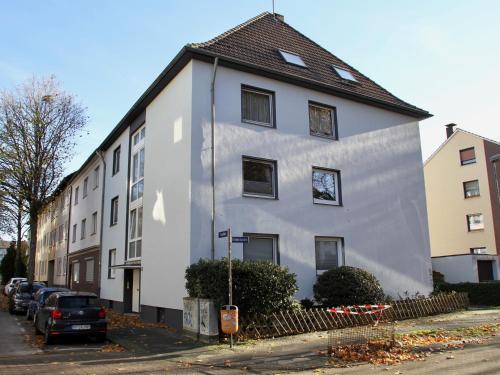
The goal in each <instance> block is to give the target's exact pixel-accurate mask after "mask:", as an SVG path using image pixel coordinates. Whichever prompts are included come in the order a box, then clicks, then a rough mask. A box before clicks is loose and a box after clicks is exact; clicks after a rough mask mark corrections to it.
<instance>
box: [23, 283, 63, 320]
mask: <svg viewBox="0 0 500 375" xmlns="http://www.w3.org/2000/svg"><path fill="white" fill-rule="evenodd" d="M69 291H70V290H69V289H67V288H53V287H48V288H41V289H39V290H38V292H36V293H35V296H34V297H33V300H31V301H30V303H29V304H28V309H27V311H26V319H28V320H31V319H33V317H34V316H35V315H36V313H37V311H38V310H39V309H40V307H43V306H44V305H45V301H46V300H47V298H49V296H50V295H51V294H52V293H55V292H69Z"/></svg>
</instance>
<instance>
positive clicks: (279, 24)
mask: <svg viewBox="0 0 500 375" xmlns="http://www.w3.org/2000/svg"><path fill="white" fill-rule="evenodd" d="M188 47H190V48H193V49H195V50H202V51H206V52H209V53H211V54H214V55H217V56H220V57H221V58H224V57H226V58H230V59H233V60H239V61H242V62H244V63H248V64H251V65H253V66H255V67H261V68H263V69H266V70H268V71H269V70H271V71H274V72H276V73H277V74H279V75H287V76H291V77H296V78H299V79H302V80H307V81H309V82H310V83H311V84H313V85H314V84H319V85H323V86H329V87H330V88H331V89H333V90H337V91H339V92H343V93H345V94H348V95H353V96H355V97H359V98H365V99H373V100H375V101H379V102H382V103H385V104H387V105H389V106H394V107H399V108H401V109H404V110H407V111H409V112H415V113H414V114H415V115H416V116H417V117H422V118H423V117H428V116H429V114H428V113H427V112H426V111H424V110H422V109H420V108H418V107H415V106H413V105H411V104H409V103H406V102H404V101H403V100H401V99H399V98H397V97H396V96H394V95H392V94H391V93H390V92H388V91H387V90H385V89H384V88H382V87H381V86H379V85H377V84H376V83H375V82H373V81H372V80H371V79H369V78H368V77H366V76H364V75H363V74H361V73H360V72H358V71H357V70H356V69H354V68H353V67H351V66H350V65H348V64H346V63H345V62H344V61H342V60H341V59H339V58H338V57H336V56H335V55H333V54H332V53H330V52H328V51H327V50H326V49H324V48H323V47H321V46H320V45H318V44H317V43H315V42H314V41H312V40H311V39H309V38H307V37H306V36H304V35H303V34H301V33H300V32H298V31H297V30H295V29H294V28H293V27H291V26H290V25H288V24H287V23H285V22H284V21H282V20H280V19H279V17H275V16H274V15H273V14H271V13H268V12H265V13H262V14H260V15H258V16H257V17H254V18H252V19H250V20H248V21H246V22H244V23H242V24H241V25H238V26H236V27H235V28H233V29H231V30H229V31H227V32H225V33H223V34H221V35H219V36H217V37H215V38H213V39H211V40H209V41H208V42H205V43H194V44H190V45H188ZM278 49H282V50H285V51H288V52H292V53H295V54H298V55H300V57H301V58H302V60H303V61H304V62H305V64H306V65H307V68H302V67H299V66H295V65H291V64H287V63H286V62H285V61H284V60H283V58H282V57H281V56H280V54H279V52H278ZM332 65H335V66H338V67H340V68H344V69H346V70H349V71H350V72H351V73H352V74H353V75H354V77H355V78H356V80H357V82H358V83H350V82H347V81H345V80H343V79H342V78H340V77H339V76H338V75H337V74H336V73H335V72H334V71H333V69H332Z"/></svg>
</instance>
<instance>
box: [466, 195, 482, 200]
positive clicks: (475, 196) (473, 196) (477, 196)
mask: <svg viewBox="0 0 500 375" xmlns="http://www.w3.org/2000/svg"><path fill="white" fill-rule="evenodd" d="M480 196H481V195H472V196H470V197H464V199H473V198H479V197H480Z"/></svg>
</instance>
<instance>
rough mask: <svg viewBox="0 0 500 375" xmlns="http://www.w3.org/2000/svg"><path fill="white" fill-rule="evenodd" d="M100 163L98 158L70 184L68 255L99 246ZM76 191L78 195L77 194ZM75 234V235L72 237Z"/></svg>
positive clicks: (101, 168)
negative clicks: (94, 217) (83, 226)
mask: <svg viewBox="0 0 500 375" xmlns="http://www.w3.org/2000/svg"><path fill="white" fill-rule="evenodd" d="M96 168H98V176H99V177H98V179H99V180H98V182H97V186H95V182H94V181H95V180H94V177H95V171H96ZM102 170H103V167H102V163H101V161H100V159H99V157H98V156H95V161H94V162H93V163H90V164H89V166H88V167H87V168H86V169H85V170H83V171H81V172H79V173H78V175H77V176H75V178H74V179H73V181H72V182H71V185H72V187H73V198H72V203H71V204H72V207H71V224H72V225H76V228H77V230H76V232H73V226H72V227H71V231H70V244H69V253H70V254H72V253H75V252H77V251H80V250H83V249H88V248H91V247H96V246H99V235H100V225H101V216H100V215H101V202H102ZM85 180H87V191H86V193H85V192H84V185H85ZM77 190H78V194H77ZM95 213H97V222H96V225H95V226H94V223H93V221H92V220H93V216H92V215H94V214H95ZM83 220H85V230H84V231H83V232H82V221H83ZM74 234H76V235H74Z"/></svg>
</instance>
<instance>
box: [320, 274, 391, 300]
mask: <svg viewBox="0 0 500 375" xmlns="http://www.w3.org/2000/svg"><path fill="white" fill-rule="evenodd" d="M314 298H315V299H316V301H317V302H318V303H320V304H322V305H323V306H326V307H335V306H347V305H361V304H370V303H380V302H383V301H384V291H383V290H382V288H381V287H380V284H379V282H378V280H377V279H376V278H375V276H373V275H372V274H371V273H369V272H367V271H364V270H362V269H360V268H355V267H348V266H342V267H338V268H334V269H332V270H329V271H326V272H325V273H323V274H321V275H320V276H319V277H318V281H317V282H316V284H315V285H314Z"/></svg>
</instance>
